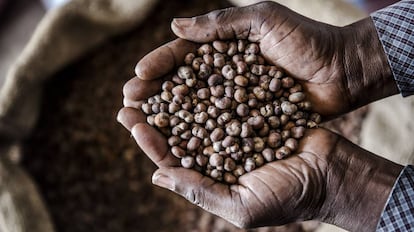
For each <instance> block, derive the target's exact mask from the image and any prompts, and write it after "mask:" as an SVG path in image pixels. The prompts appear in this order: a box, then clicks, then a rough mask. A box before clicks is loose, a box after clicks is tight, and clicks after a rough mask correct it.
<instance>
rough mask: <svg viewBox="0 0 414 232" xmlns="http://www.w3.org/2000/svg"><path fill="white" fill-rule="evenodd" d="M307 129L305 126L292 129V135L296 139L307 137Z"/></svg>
mask: <svg viewBox="0 0 414 232" xmlns="http://www.w3.org/2000/svg"><path fill="white" fill-rule="evenodd" d="M305 130H306V129H305V127H303V126H296V127H293V128H292V129H290V132H291V135H292V137H293V138H295V139H300V138H302V137H303V135H305Z"/></svg>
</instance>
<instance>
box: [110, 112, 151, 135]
mask: <svg viewBox="0 0 414 232" xmlns="http://www.w3.org/2000/svg"><path fill="white" fill-rule="evenodd" d="M117 120H118V122H119V123H121V124H122V125H123V126H124V127H125V128H126V129H128V130H129V131H131V129H132V127H133V126H134V125H135V124H137V123H145V122H146V121H147V117H146V116H145V115H144V113H143V112H142V111H140V110H137V109H134V108H129V107H124V108H122V109H120V110H119V112H118V115H117Z"/></svg>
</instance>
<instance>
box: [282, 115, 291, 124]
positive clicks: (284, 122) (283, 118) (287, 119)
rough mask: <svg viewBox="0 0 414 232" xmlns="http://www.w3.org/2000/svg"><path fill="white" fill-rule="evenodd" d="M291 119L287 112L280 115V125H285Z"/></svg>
mask: <svg viewBox="0 0 414 232" xmlns="http://www.w3.org/2000/svg"><path fill="white" fill-rule="evenodd" d="M288 121H289V116H288V115H286V114H282V115H280V125H282V126H284V125H286V123H288Z"/></svg>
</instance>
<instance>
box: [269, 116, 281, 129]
mask: <svg viewBox="0 0 414 232" xmlns="http://www.w3.org/2000/svg"><path fill="white" fill-rule="evenodd" d="M267 123H268V124H269V126H270V128H272V129H276V128H279V126H280V119H279V117H277V116H270V117H269V118H268V119H267Z"/></svg>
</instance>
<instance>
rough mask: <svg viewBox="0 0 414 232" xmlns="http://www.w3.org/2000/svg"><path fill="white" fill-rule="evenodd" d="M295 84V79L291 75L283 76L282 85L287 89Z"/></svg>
mask: <svg viewBox="0 0 414 232" xmlns="http://www.w3.org/2000/svg"><path fill="white" fill-rule="evenodd" d="M294 85H295V81H294V80H293V78H291V77H284V78H282V87H283V88H285V89H288V88H291V87H292V86H294Z"/></svg>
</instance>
